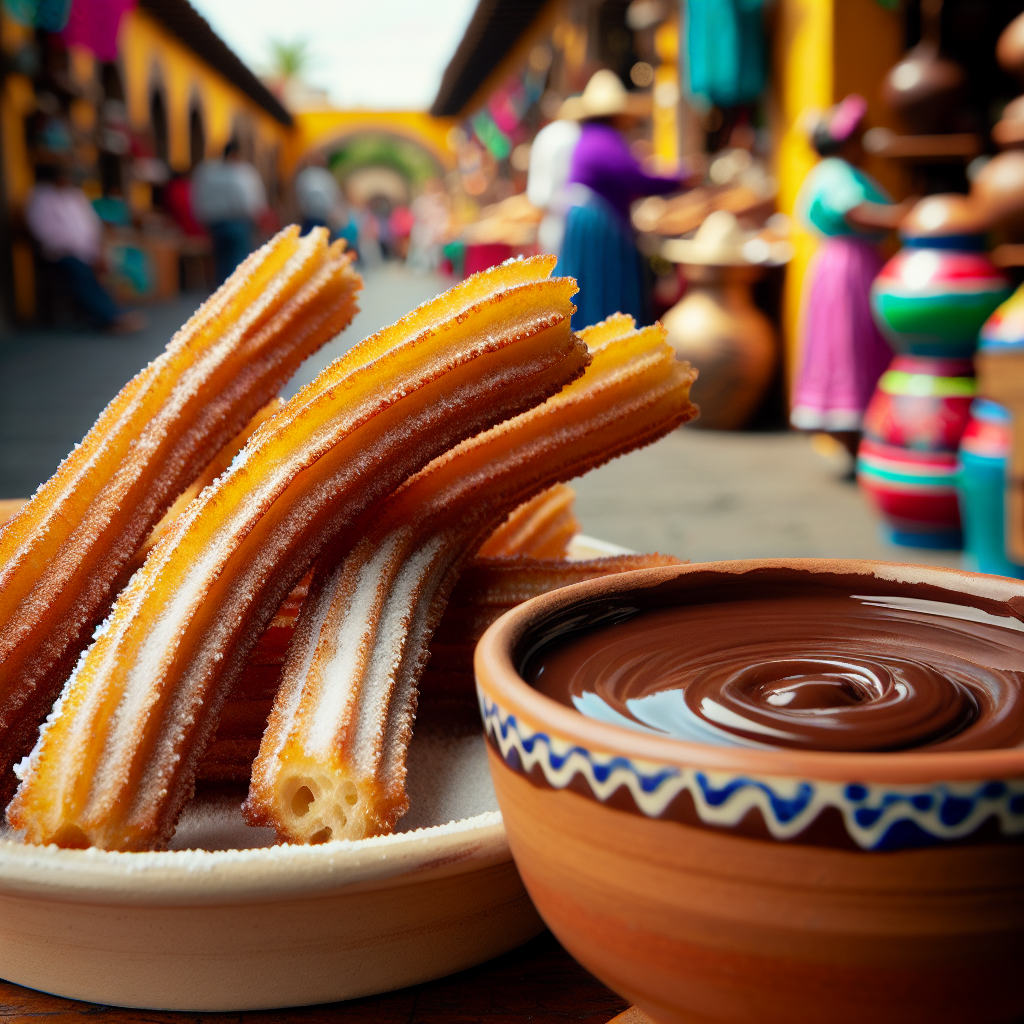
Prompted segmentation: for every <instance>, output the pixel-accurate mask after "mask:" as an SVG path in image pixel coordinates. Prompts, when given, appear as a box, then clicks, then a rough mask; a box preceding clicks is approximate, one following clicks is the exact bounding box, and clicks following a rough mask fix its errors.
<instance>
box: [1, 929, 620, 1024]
mask: <svg viewBox="0 0 1024 1024" xmlns="http://www.w3.org/2000/svg"><path fill="white" fill-rule="evenodd" d="M625 1009H626V1002H625V1000H624V999H621V998H620V997H619V996H617V995H616V994H615V993H614V992H612V991H610V990H609V989H607V988H605V986H604V985H602V984H601V983H600V982H599V981H598V980H597V979H596V978H594V977H593V976H592V975H590V974H588V973H587V972H586V971H585V970H584V969H583V968H582V967H580V965H579V964H578V963H576V961H575V960H573V959H572V957H571V956H569V954H568V953H566V952H565V950H564V949H562V947H561V946H560V945H559V944H558V942H557V941H556V940H555V938H554V936H553V935H551V933H550V932H545V933H544V934H543V935H541V936H539V937H538V938H536V939H534V940H533V941H531V942H528V943H527V944H526V945H525V946H521V947H520V948H519V949H517V950H513V951H512V952H511V953H507V954H506V955H505V956H502V957H499V958H498V959H497V960H491V961H490V962H489V963H486V964H481V965H480V966H479V967H474V968H472V969H471V970H468V971H463V972H462V973H461V974H455V975H453V976H452V977H450V978H441V979H440V980H438V981H430V982H427V983H426V984H424V985H416V986H414V987H413V988H406V989H401V990H400V991H398V992H389V993H387V994H386V995H382V996H372V997H370V998H367V999H356V1000H352V1001H351V1002H345V1003H329V1004H327V1005H324V1006H307V1007H302V1008H299V1009H294V1010H262V1011H250V1012H247V1013H165V1012H160V1011H156V1010H126V1009H122V1008H121V1007H116V1006H98V1005H96V1004H94V1003H80V1002H75V1001H74V1000H71V999H60V998H58V997H57V996H49V995H45V994H44V993H42V992H34V991H32V990H31V989H27V988H21V987H20V986H18V985H11V984H9V983H8V982H5V981H0V1022H5V1024H6V1022H8V1021H11V1022H13V1021H18V1022H21V1021H34V1020H40V1021H42V1020H45V1021H46V1024H65V1022H67V1024H71V1022H72V1021H74V1022H76V1024H81V1022H82V1021H83V1020H100V1021H103V1022H104V1024H129V1022H130V1024H141V1022H147V1024H149V1022H152V1024H158V1022H166V1024H180V1022H184V1021H189V1022H194V1024H225V1022H227V1021H231V1022H232V1024H257V1022H258V1024H321V1022H326V1021H336V1020H337V1021H345V1022H347V1024H371V1022H372V1024H442V1022H444V1024H473V1022H476V1021H482V1022H485V1024H520V1022H523V1021H536V1022H538V1024H539V1022H545V1024H548V1022H550V1024H558V1022H559V1021H565V1022H568V1021H572V1022H574V1024H606V1022H607V1021H609V1020H610V1019H611V1018H613V1017H615V1016H616V1015H617V1014H618V1013H620V1012H622V1011H623V1010H625Z"/></svg>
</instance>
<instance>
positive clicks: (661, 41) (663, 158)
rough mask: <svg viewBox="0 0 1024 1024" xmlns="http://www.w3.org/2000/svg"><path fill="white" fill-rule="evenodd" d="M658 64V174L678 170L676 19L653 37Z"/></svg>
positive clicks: (655, 84) (655, 117)
mask: <svg viewBox="0 0 1024 1024" xmlns="http://www.w3.org/2000/svg"><path fill="white" fill-rule="evenodd" d="M654 49H655V52H656V53H657V54H658V60H659V61H660V63H659V64H658V66H657V67H656V68H655V69H654V89H653V90H652V93H653V97H654V112H653V115H652V118H653V122H654V124H653V128H654V133H653V134H654V138H653V142H654V157H655V161H656V163H657V167H658V170H659V171H660V172H661V173H662V174H674V173H675V172H676V171H677V170H678V169H679V19H678V18H670V19H669V20H668V21H666V22H665V23H664V24H662V25H659V26H658V28H657V30H656V31H655V33H654Z"/></svg>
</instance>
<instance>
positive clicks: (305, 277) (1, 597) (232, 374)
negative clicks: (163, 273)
mask: <svg viewBox="0 0 1024 1024" xmlns="http://www.w3.org/2000/svg"><path fill="white" fill-rule="evenodd" d="M342 250H343V246H342V245H334V246H329V245H328V244H327V233H326V231H324V230H322V229H318V230H316V231H314V232H311V233H310V234H309V235H308V236H306V237H305V238H299V237H298V229H296V228H289V229H286V230H285V231H282V232H281V233H280V234H279V235H278V236H277V237H276V238H275V239H273V241H271V242H270V243H269V244H267V245H266V246H264V247H263V248H262V249H260V250H259V251H258V252H256V253H253V255H251V256H250V257H249V258H248V259H247V260H246V261H245V262H244V263H243V264H242V265H241V266H240V267H239V269H238V270H237V271H235V273H234V274H233V275H232V276H231V278H230V279H229V280H228V281H227V282H226V283H225V284H224V286H223V287H222V288H221V289H220V290H219V291H217V293H216V294H215V295H214V296H213V297H212V298H211V299H210V300H209V301H208V302H206V303H205V304H204V305H203V306H202V307H200V309H199V310H198V311H197V312H196V314H195V315H194V316H193V317H192V318H191V319H190V320H189V321H188V323H187V324H185V326H184V327H183V328H182V329H181V330H180V331H178V333H177V334H176V335H175V336H174V337H173V338H172V339H171V341H170V343H169V344H168V346H167V349H166V350H165V352H164V353H163V354H162V355H161V356H160V357H159V358H157V359H156V360H154V361H153V362H152V363H150V365H149V366H147V367H146V368H145V369H144V370H142V371H140V372H139V373H138V374H137V375H136V376H135V377H134V378H133V379H132V380H131V381H129V382H128V383H127V384H126V385H125V386H124V388H122V389H121V392H120V393H119V394H118V395H117V396H116V397H115V398H114V400H113V401H112V402H111V403H110V404H109V405H108V406H107V408H106V409H105V410H104V411H103V412H102V413H101V414H100V417H99V419H98V420H97V421H96V424H95V425H94V426H93V427H92V429H91V430H90V431H89V433H88V434H86V436H85V438H84V439H83V441H82V442H81V444H79V445H78V446H77V447H76V448H75V449H74V451H72V452H71V454H70V455H69V456H68V457H67V458H66V459H65V460H64V462H63V463H61V465H60V467H59V468H58V470H57V472H56V473H55V474H54V475H53V476H52V477H51V478H50V479H49V480H48V481H47V482H46V483H44V484H43V485H42V486H41V487H40V488H39V490H38V491H37V492H36V493H35V495H34V496H33V498H32V499H31V501H29V502H28V504H27V505H25V507H24V508H22V509H21V510H20V512H18V513H17V514H16V515H15V516H14V517H13V518H12V519H11V520H10V521H9V522H8V523H7V524H6V525H5V526H4V527H3V529H2V530H0V800H3V802H6V798H8V797H9V796H10V792H11V791H12V790H13V786H14V785H16V784H17V783H16V780H15V778H14V776H13V775H12V774H11V772H10V770H9V769H10V767H11V765H12V764H13V763H14V762H15V761H16V760H17V759H18V758H19V757H21V756H22V755H23V754H24V753H25V752H26V751H27V750H28V749H29V748H30V747H31V745H32V742H33V741H34V740H35V736H36V731H37V729H38V726H39V723H40V722H41V721H42V718H43V716H44V715H45V714H46V713H47V711H49V709H50V707H51V705H52V704H53V701H54V698H55V697H56V696H57V694H58V693H59V692H60V687H61V684H62V683H63V682H64V681H65V679H67V677H68V673H69V672H70V671H71V669H72V668H73V666H74V664H75V661H76V659H77V658H78V655H79V652H80V651H81V649H82V648H83V647H84V646H85V645H86V643H87V642H88V639H89V637H90V635H91V634H92V631H93V629H94V627H95V626H96V624H97V623H98V622H99V621H100V620H101V619H102V618H103V616H104V615H105V614H106V612H107V610H108V608H109V606H110V602H111V601H112V600H113V598H114V596H115V595H116V593H117V591H118V590H119V589H120V587H121V586H122V585H123V584H124V582H125V581H126V580H127V578H128V576H129V575H130V571H131V568H132V566H131V559H132V557H133V556H134V555H135V553H136V551H137V550H138V549H139V547H140V546H141V545H142V544H143V542H144V541H145V540H146V538H147V536H148V535H149V533H150V531H151V530H152V529H153V527H154V526H155V525H156V524H157V523H158V522H159V520H160V518H161V517H162V516H163V515H164V513H165V512H166V511H167V508H168V507H169V506H170V505H171V503H172V502H173V501H174V500H175V498H177V497H178V495H179V494H180V493H181V492H182V491H183V490H184V489H185V488H186V487H187V486H188V485H189V484H190V483H191V482H192V481H193V480H194V479H195V478H196V477H197V475H198V474H199V473H200V472H201V471H202V470H203V468H204V467H205V466H206V465H207V464H208V463H209V462H210V460H211V459H212V458H213V457H214V455H215V454H216V453H217V451H218V450H219V449H220V448H222V447H223V445H224V444H225V443H226V442H228V441H229V440H230V439H231V438H232V437H233V436H234V435H236V434H237V433H238V432H239V431H240V430H241V429H242V427H243V426H244V425H245V423H246V422H247V421H248V420H249V419H250V418H251V417H252V416H253V414H254V413H255V412H256V411H257V410H258V409H259V408H260V407H261V406H263V405H265V404H266V403H267V402H268V401H269V400H270V399H271V398H272V397H273V396H274V395H276V394H277V392H278V391H279V390H280V388H281V386H282V385H283V384H284V383H285V382H286V381H287V380H288V378H289V377H291V375H292V374H293V372H294V371H295V369H296V368H297V367H298V366H299V364H300V363H301V362H302V361H303V360H304V359H305V358H306V356H308V355H309V354H310V353H312V352H314V351H316V350H317V349H318V348H319V347H320V346H321V345H322V344H323V343H324V342H326V341H328V340H329V339H330V338H332V337H333V336H334V335H335V334H337V333H338V331H340V330H342V329H343V328H344V327H345V326H346V325H347V324H348V323H349V322H350V321H351V319H352V317H353V315H354V314H355V311H356V293H357V292H358V290H359V289H360V288H361V287H362V282H361V280H360V278H359V275H358V274H356V273H355V272H354V271H353V270H352V269H351V268H350V266H349V264H350V262H351V256H349V255H348V254H345V253H344V252H343V251H342Z"/></svg>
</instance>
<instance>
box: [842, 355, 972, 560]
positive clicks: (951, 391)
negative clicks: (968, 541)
mask: <svg viewBox="0 0 1024 1024" xmlns="http://www.w3.org/2000/svg"><path fill="white" fill-rule="evenodd" d="M973 397H974V369H973V364H972V362H971V360H970V359H935V358H929V357H927V356H897V357H896V358H895V359H894V360H893V362H892V365H891V366H890V368H889V369H888V370H887V371H886V372H885V373H884V374H882V377H881V379H880V380H879V382H878V388H877V389H876V391H875V394H874V396H873V397H872V399H871V404H870V405H869V406H868V409H867V412H866V413H865V415H864V438H863V440H862V441H861V445H860V450H859V452H858V458H857V475H858V479H859V481H860V485H861V487H862V488H863V489H864V491H865V492H866V493H867V494H868V496H869V497H870V498H871V499H872V501H873V502H874V504H875V506H876V507H877V508H878V510H879V512H881V514H882V516H883V518H884V519H885V521H886V524H887V526H888V530H889V535H890V539H891V540H892V541H893V543H896V544H904V545H909V546H912V547H938V548H945V547H959V545H960V540H961V532H960V511H959V507H958V504H957V490H956V473H957V448H958V446H959V444H960V437H961V435H962V434H963V431H964V428H965V426H966V425H967V420H968V416H969V412H970V404H971V399H972V398H973Z"/></svg>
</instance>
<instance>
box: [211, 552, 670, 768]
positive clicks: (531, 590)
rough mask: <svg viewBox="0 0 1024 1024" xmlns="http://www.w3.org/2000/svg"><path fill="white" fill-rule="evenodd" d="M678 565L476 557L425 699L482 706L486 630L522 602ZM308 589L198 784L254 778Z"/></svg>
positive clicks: (264, 641)
mask: <svg viewBox="0 0 1024 1024" xmlns="http://www.w3.org/2000/svg"><path fill="white" fill-rule="evenodd" d="M678 564H679V559H678V558H673V557H672V556H671V555H656V554H655V555H612V556H611V557H609V558H592V559H587V560H585V561H579V562H569V561H565V560H562V559H548V558H530V557H527V556H522V555H519V556H515V557H510V558H480V557H477V558H474V559H473V561H472V562H470V563H469V565H467V566H466V568H465V570H464V571H463V573H462V575H461V576H460V577H459V582H458V584H457V585H456V587H455V590H454V591H452V596H451V598H449V600H448V605H447V607H446V608H445V610H444V615H443V616H442V618H441V622H440V624H439V625H438V627H437V630H436V632H435V633H434V636H433V639H432V640H431V641H430V661H429V662H428V663H427V670H426V672H424V674H423V678H422V680H421V681H420V693H421V696H422V697H424V698H426V697H428V696H430V697H433V698H435V699H437V700H440V701H445V702H450V701H453V700H458V701H461V702H471V703H472V704H473V706H474V707H475V704H476V691H475V689H474V686H473V650H474V648H475V647H476V644H477V641H478V640H479V639H480V637H482V636H483V634H484V630H486V629H487V627H488V626H489V625H490V624H491V623H492V622H494V620H495V619H497V618H498V616H499V615H502V614H504V613H505V612H506V611H508V610H509V608H513V607H515V606H516V605H517V604H519V603H520V602H522V601H526V600H528V599H529V598H531V597H536V596H537V595H538V594H546V593H547V592H548V591H550V590H557V589H558V588H559V587H567V586H569V585H570V584H572V583H581V582H582V581H583V580H592V579H596V578H597V577H598V576H610V575H612V574H613V573H618V572H629V571H630V570H632V569H648V568H651V567H653V566H659V565H678ZM307 589H308V584H307V581H304V582H303V583H301V584H299V586H298V587H296V588H295V590H293V591H292V592H291V594H290V595H289V596H288V598H287V599H286V600H285V603H284V604H283V605H282V606H281V607H280V608H279V609H278V611H277V615H276V616H275V617H274V620H273V622H271V624H270V626H269V627H268V628H267V631H266V632H265V633H264V634H263V636H261V637H260V640H259V643H258V644H257V645H256V647H255V648H254V650H253V652H252V653H251V654H250V655H249V660H248V661H247V662H246V665H245V670H244V671H243V672H242V676H241V678H240V679H239V680H238V683H237V684H236V685H235V688H234V689H233V690H232V691H231V695H230V697H228V699H227V701H226V702H225V704H224V710H223V711H222V712H221V716H220V722H219V724H218V726H217V733H216V735H215V736H214V738H213V740H212V741H211V743H210V745H209V746H208V747H207V748H206V751H205V753H204V754H203V757H202V760H201V761H200V762H199V768H198V770H197V772H196V779H197V781H211V782H212V781H218V782H220V781H233V782H248V781H249V777H250V775H251V774H252V763H253V761H254V760H255V758H256V755H257V754H258V753H259V749H260V739H261V738H262V736H263V731H264V729H265V728H266V725H267V716H268V715H269V714H270V710H271V707H272V706H273V703H274V697H275V695H276V694H277V689H278V685H279V684H280V681H281V670H282V668H283V667H284V662H285V656H286V654H287V652H288V645H289V643H290V642H291V638H292V634H293V632H294V630H295V623H296V620H297V618H298V614H299V609H300V608H301V607H302V602H303V600H304V599H305V596H306V591H307ZM446 706H447V705H446Z"/></svg>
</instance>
